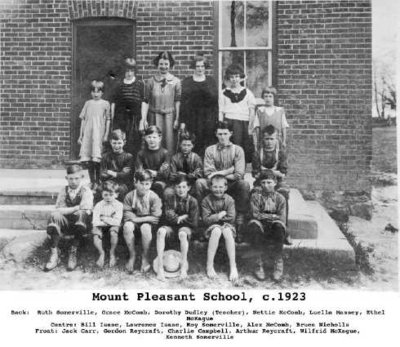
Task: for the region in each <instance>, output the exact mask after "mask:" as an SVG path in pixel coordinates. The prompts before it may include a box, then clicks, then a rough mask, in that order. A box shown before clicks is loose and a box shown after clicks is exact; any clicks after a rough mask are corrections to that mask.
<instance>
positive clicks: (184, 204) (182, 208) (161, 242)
mask: <svg viewBox="0 0 400 347" xmlns="http://www.w3.org/2000/svg"><path fill="white" fill-rule="evenodd" d="M189 181H190V179H189V178H188V176H186V175H179V176H177V177H176V179H175V186H174V187H175V193H174V194H173V195H168V196H166V198H165V207H164V211H165V224H164V225H163V226H162V227H160V228H159V229H158V231H157V257H158V259H159V262H158V265H159V267H158V271H157V278H158V279H159V280H161V281H164V280H165V276H164V264H163V254H164V249H165V239H166V238H167V239H169V240H170V239H171V238H175V239H176V238H178V239H179V242H180V247H181V255H182V262H181V275H180V277H181V278H182V279H183V278H186V277H187V270H188V261H187V253H188V250H189V239H190V236H191V235H192V233H193V232H194V231H195V229H196V228H197V225H198V221H199V205H198V203H197V200H196V199H195V198H193V197H192V196H190V195H189V190H190V186H191V185H190V183H189Z"/></svg>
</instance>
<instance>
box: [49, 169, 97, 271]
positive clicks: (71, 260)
mask: <svg viewBox="0 0 400 347" xmlns="http://www.w3.org/2000/svg"><path fill="white" fill-rule="evenodd" d="M65 178H66V179H67V182H68V185H67V186H66V187H64V188H63V189H62V190H61V192H60V193H59V194H58V197H57V202H56V210H55V211H54V212H53V213H52V214H51V217H50V220H49V224H48V225H47V233H48V235H49V236H50V240H51V241H50V242H51V246H50V247H51V248H50V252H51V253H50V259H49V261H48V262H47V264H46V265H45V268H44V269H45V270H46V271H50V270H53V269H54V268H55V267H56V266H57V265H58V264H59V262H60V257H59V249H58V244H59V242H60V239H61V237H62V236H71V237H72V245H71V248H70V250H69V257H68V266H67V269H68V270H69V271H72V270H74V269H75V268H76V265H77V251H78V246H79V245H80V243H81V241H82V238H83V235H84V234H86V233H87V226H88V223H89V222H90V220H89V216H90V214H91V212H92V209H93V194H92V191H91V190H90V189H89V187H86V186H84V185H83V184H82V180H83V170H82V168H81V167H80V166H79V165H71V166H69V167H67V176H66V177H65Z"/></svg>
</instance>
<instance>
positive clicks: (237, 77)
mask: <svg viewBox="0 0 400 347" xmlns="http://www.w3.org/2000/svg"><path fill="white" fill-rule="evenodd" d="M229 82H231V86H232V87H237V86H238V85H239V84H240V75H239V74H236V75H231V76H230V77H229Z"/></svg>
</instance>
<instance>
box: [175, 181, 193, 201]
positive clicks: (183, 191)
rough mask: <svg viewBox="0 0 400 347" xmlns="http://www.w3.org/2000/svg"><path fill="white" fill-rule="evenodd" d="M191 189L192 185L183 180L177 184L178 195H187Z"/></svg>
mask: <svg viewBox="0 0 400 347" xmlns="http://www.w3.org/2000/svg"><path fill="white" fill-rule="evenodd" d="M189 190H190V186H189V185H188V183H187V182H181V183H179V184H176V185H175V192H176V195H178V196H179V197H180V198H184V197H186V196H187V195H188V192H189Z"/></svg>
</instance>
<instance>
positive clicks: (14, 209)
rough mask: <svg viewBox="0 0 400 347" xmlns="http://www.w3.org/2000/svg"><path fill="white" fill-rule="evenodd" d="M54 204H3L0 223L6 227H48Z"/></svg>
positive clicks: (0, 207)
mask: <svg viewBox="0 0 400 347" xmlns="http://www.w3.org/2000/svg"><path fill="white" fill-rule="evenodd" d="M54 208H55V207H54V205H1V206H0V225H1V227H2V228H5V229H25V230H26V229H35V230H41V229H46V226H47V221H48V219H49V217H50V214H51V211H53V210H54Z"/></svg>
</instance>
